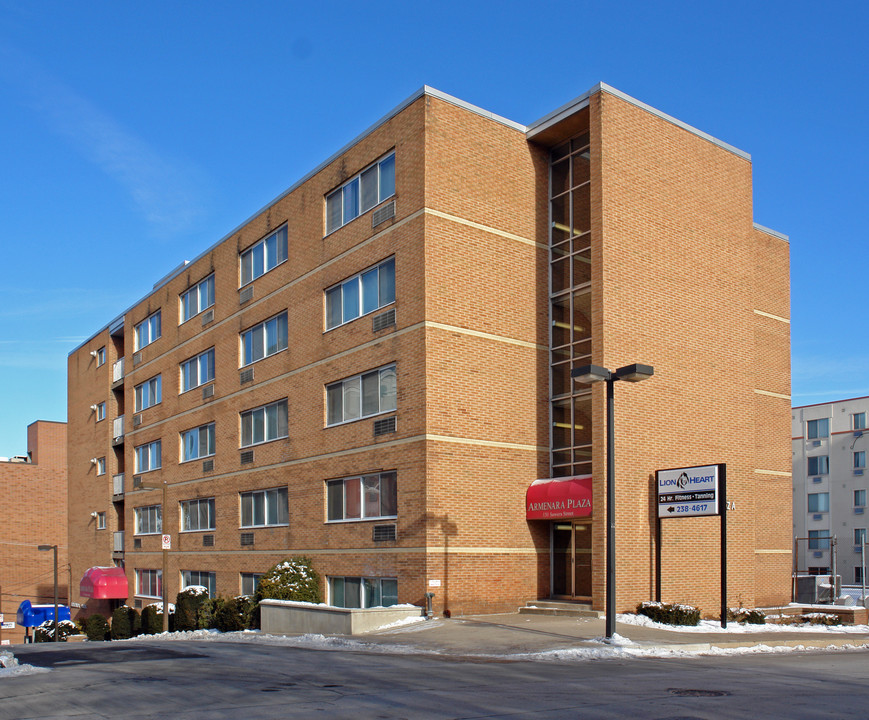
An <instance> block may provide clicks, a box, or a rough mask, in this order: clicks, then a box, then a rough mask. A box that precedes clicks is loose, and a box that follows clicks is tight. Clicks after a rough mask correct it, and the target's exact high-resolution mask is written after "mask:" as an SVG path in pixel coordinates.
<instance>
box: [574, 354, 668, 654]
mask: <svg viewBox="0 0 869 720" xmlns="http://www.w3.org/2000/svg"><path fill="white" fill-rule="evenodd" d="M654 373H655V369H654V368H653V367H652V366H651V365H639V364H633V365H625V366H624V367H620V368H619V369H618V370H616V371H615V372H611V371H610V370H607V369H606V368H605V367H601V366H600V365H583V366H582V367H578V368H575V369H574V370H572V371H571V373H570V376H571V377H572V378H573V379H574V380H576V381H577V382H584V383H593V382H600V381H604V382H606V527H607V533H606V605H605V609H606V639H607V641H610V640H612V637H613V635H615V627H616V508H615V505H616V487H615V485H616V483H615V475H616V461H615V412H614V405H615V402H614V393H613V386H614V384H615V382H616V380H625V381H626V382H640V381H641V380H646V379H647V378H650V377H652V375H654Z"/></svg>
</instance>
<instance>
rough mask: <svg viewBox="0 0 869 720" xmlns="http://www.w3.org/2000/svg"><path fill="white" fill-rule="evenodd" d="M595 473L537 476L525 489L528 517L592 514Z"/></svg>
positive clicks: (551, 517)
mask: <svg viewBox="0 0 869 720" xmlns="http://www.w3.org/2000/svg"><path fill="white" fill-rule="evenodd" d="M591 511H592V502H591V475H580V476H577V477H565V478H549V479H547V480H535V481H534V482H533V483H531V485H530V487H529V488H528V490H527V491H526V492H525V519H526V520H557V519H559V518H574V517H588V516H589V515H591Z"/></svg>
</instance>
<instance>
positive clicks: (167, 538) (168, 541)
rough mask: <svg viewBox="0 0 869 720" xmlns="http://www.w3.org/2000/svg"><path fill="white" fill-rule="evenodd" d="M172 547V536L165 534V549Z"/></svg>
mask: <svg viewBox="0 0 869 720" xmlns="http://www.w3.org/2000/svg"><path fill="white" fill-rule="evenodd" d="M171 549H172V536H171V535H164V536H163V550H171Z"/></svg>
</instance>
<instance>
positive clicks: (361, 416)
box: [324, 362, 398, 428]
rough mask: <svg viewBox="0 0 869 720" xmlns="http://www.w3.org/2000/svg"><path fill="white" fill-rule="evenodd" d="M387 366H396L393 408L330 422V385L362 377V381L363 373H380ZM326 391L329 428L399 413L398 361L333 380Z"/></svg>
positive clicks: (326, 425) (327, 423)
mask: <svg viewBox="0 0 869 720" xmlns="http://www.w3.org/2000/svg"><path fill="white" fill-rule="evenodd" d="M387 368H395V407H394V408H393V409H392V410H380V411H378V412H376V413H371V415H360V416H359V417H358V418H352V419H350V420H342V421H341V422H336V423H330V422H329V388H330V387H332V386H333V385H338V384H343V383H345V382H347V381H348V380H355V379H356V378H360V382H361V378H362V376H363V375H368V373H373V372H378V373H379V372H380V371H381V370H386V369H387ZM324 393H325V400H326V407H325V410H326V413H325V415H326V418H325V420H326V423H325V427H327V428H334V427H340V426H341V425H348V424H350V423H355V422H359V421H360V420H368V419H370V418H374V417H379V416H380V415H389V413H397V412H398V365H397V363H394V362H392V363H387V364H386V365H381V366H380V367H376V368H371V370H366V371H365V372H361V373H358V374H356V375H351V376H350V377H346V378H342V379H341V380H336V381H335V382H331V383H329V384H327V385H326V386H325V389H324ZM342 407H343V405H342ZM360 408H361V402H360Z"/></svg>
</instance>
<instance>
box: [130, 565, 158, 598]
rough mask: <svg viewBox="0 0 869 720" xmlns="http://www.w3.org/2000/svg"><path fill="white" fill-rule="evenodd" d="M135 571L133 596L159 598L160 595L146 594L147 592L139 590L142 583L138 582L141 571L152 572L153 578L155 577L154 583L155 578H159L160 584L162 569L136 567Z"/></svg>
mask: <svg viewBox="0 0 869 720" xmlns="http://www.w3.org/2000/svg"><path fill="white" fill-rule="evenodd" d="M135 572H136V595H135V597H141V598H157V599H158V600H159V599H160V597H161V596H160V595H148V594H147V593H143V592H140V591H141V589H142V583H141V582H140V581H141V577H142V576H141V575H140V573H142V572H147V573H154V579H155V582H154V585H156V584H157V582H156V580H158V579H159V580H160V584H161V585H162V581H163V571H162V570H159V569H156V568H136V571H135Z"/></svg>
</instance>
